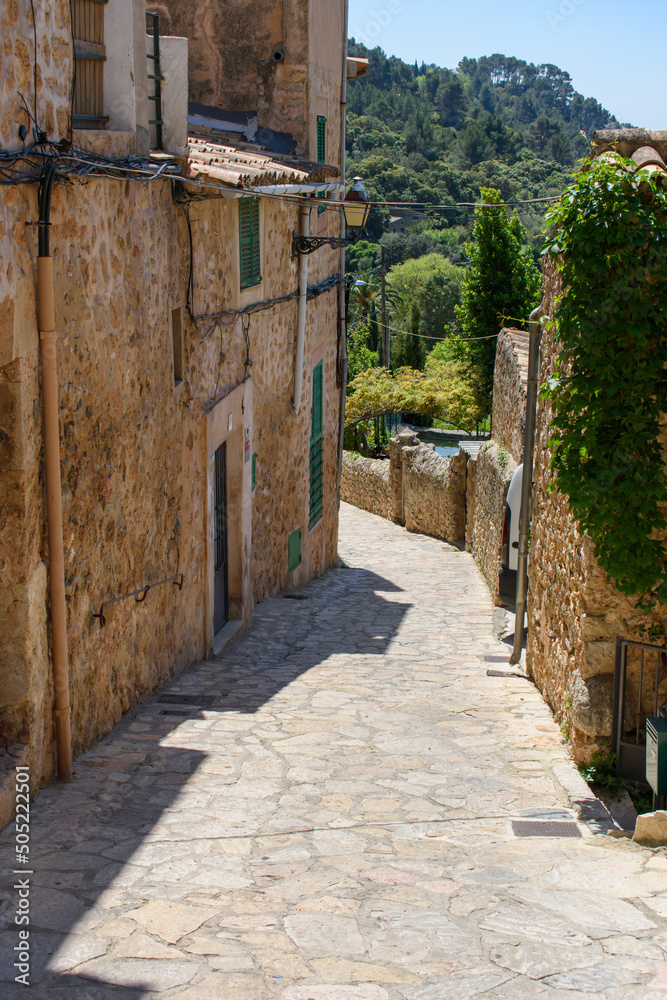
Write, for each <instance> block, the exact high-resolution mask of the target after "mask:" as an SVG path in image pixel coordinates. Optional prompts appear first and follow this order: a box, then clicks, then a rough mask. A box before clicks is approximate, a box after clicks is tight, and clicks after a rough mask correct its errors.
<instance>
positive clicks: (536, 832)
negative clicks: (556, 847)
mask: <svg viewBox="0 0 667 1000" xmlns="http://www.w3.org/2000/svg"><path fill="white" fill-rule="evenodd" d="M512 832H513V833H514V836H515V837H581V830H580V829H579V827H578V826H577V824H576V823H550V822H545V821H540V820H529V819H513V820H512Z"/></svg>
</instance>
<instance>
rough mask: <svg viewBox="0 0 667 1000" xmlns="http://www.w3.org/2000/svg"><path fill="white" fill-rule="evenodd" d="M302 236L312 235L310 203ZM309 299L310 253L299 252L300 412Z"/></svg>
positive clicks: (296, 402)
mask: <svg viewBox="0 0 667 1000" xmlns="http://www.w3.org/2000/svg"><path fill="white" fill-rule="evenodd" d="M300 234H301V236H310V205H302V206H301V220H300ZM307 301H308V254H307V253H301V254H299V305H298V309H297V318H296V354H295V357H294V386H293V388H292V409H293V411H294V413H296V414H298V412H299V407H300V406H301V391H302V388H303V351H304V344H305V340H306V303H307Z"/></svg>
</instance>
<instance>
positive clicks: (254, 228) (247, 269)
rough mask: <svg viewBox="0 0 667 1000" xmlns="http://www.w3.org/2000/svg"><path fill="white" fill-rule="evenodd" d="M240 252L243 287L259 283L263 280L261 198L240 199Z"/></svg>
mask: <svg viewBox="0 0 667 1000" xmlns="http://www.w3.org/2000/svg"><path fill="white" fill-rule="evenodd" d="M239 252H240V262H241V288H250V286H251V285H258V284H259V282H260V281H261V280H262V270H261V266H260V264H261V253H260V243H259V199H257V198H241V200H240V201H239Z"/></svg>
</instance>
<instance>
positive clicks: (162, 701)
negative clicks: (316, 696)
mask: <svg viewBox="0 0 667 1000" xmlns="http://www.w3.org/2000/svg"><path fill="white" fill-rule="evenodd" d="M297 593H298V594H299V595H301V598H302V599H299V597H298V596H297V599H294V596H292V597H289V598H286V597H285V595H280V596H278V597H275V598H271V599H269V600H266V601H264V602H262V604H260V605H258V607H257V608H256V609H255V613H254V618H253V626H252V628H251V629H250V630H249V631H248V632H246V633H244V634H243V635H241V637H240V638H239V639H238V640H237V641H236V642H235V643H234V644H233V645H231V646H230V647H229V648H228V649H226V650H225V651H224V652H223V653H222V654H221V656H220V657H219V658H218V659H217V660H213V661H203V662H201V663H197V664H194V665H193V666H191V667H189V668H187V669H186V670H185V671H183V672H182V673H181V674H180V675H179V676H178V677H176V678H174V680H172V681H169V682H168V683H167V684H165V685H164V686H163V687H162V688H160V689H159V690H158V691H157V692H156V693H155V694H153V695H152V696H151V697H150V698H148V699H147V700H146V701H145V702H143V703H142V704H141V705H139V706H137V708H135V709H134V710H133V711H131V712H130V713H128V714H127V715H126V716H125V717H124V718H123V720H122V721H121V722H120V723H119V724H118V725H117V726H116V727H115V728H114V729H113V730H112V732H111V733H110V734H109V735H108V736H107V737H105V738H104V739H103V740H101V741H100V742H99V743H97V744H95V745H94V746H93V747H92V748H91V749H90V750H89V751H87V752H86V753H85V754H82V755H81V757H79V758H78V760H77V761H76V763H75V780H74V781H73V783H72V784H70V785H52V786H50V787H49V788H47V789H45V790H44V791H43V792H42V793H41V795H40V797H39V799H38V801H37V802H36V804H35V805H34V806H33V809H32V814H31V854H30V869H31V870H32V871H33V872H34V874H32V875H30V876H29V878H30V924H29V931H30V937H29V942H30V949H29V950H30V996H31V997H32V998H33V1000H116V998H120V997H122V998H123V1000H141V998H144V997H147V996H149V995H150V994H152V993H154V992H162V991H164V990H171V989H173V988H175V987H179V986H186V985H187V983H188V982H190V981H191V980H192V979H193V978H194V977H195V975H196V974H197V972H198V971H199V969H200V965H199V962H198V961H197V958H198V956H193V960H192V961H191V962H190V961H187V962H183V961H175V960H173V959H166V958H162V959H155V958H142V957H141V956H133V955H132V949H131V947H129V948H124V949H123V950H124V951H125V952H126V954H125V955H124V956H122V957H119V956H116V957H113V956H112V957H110V958H106V957H105V952H106V949H107V942H106V941H105V938H104V937H103V936H97V935H96V933H95V931H96V928H98V927H99V926H100V925H101V924H102V923H103V922H104V920H105V919H109V918H110V917H118V918H119V919H123V916H124V915H125V914H126V915H127V917H131V911H132V910H135V909H136V908H138V907H139V906H141V905H142V904H143V903H144V901H146V900H160V899H161V898H166V899H169V898H175V899H178V898H180V897H181V896H182V895H183V894H187V892H188V891H192V884H191V878H190V877H189V875H188V874H187V873H186V874H183V875H182V877H180V878H179V877H178V873H176V875H174V873H173V872H171V873H170V875H169V881H168V890H167V891H166V895H163V893H162V888H161V863H160V860H159V853H160V852H159V846H160V843H161V841H160V839H159V831H157V832H155V828H156V827H157V826H158V825H159V823H160V820H161V818H162V816H163V814H164V813H165V811H167V810H173V808H174V807H175V804H176V800H177V798H178V796H179V794H180V793H181V792H182V791H183V790H184V789H185V786H186V785H187V782H188V780H189V779H190V778H191V777H192V775H193V774H194V773H195V772H196V771H197V770H198V769H199V768H200V767H201V766H202V764H204V762H205V761H206V760H207V759H208V757H209V755H208V754H207V753H205V752H202V751H200V750H195V749H187V748H186V747H175V746H173V739H174V731H175V730H177V729H178V726H179V725H180V724H181V723H183V722H188V721H193V720H198V719H199V720H203V719H207V720H209V721H210V720H211V719H212V718H215V715H216V714H217V713H220V715H221V716H222V717H224V713H226V712H234V713H237V714H238V713H241V714H254V713H255V712H257V711H258V709H259V708H261V707H262V706H263V705H265V704H266V703H267V702H268V701H270V699H271V698H272V697H273V696H274V695H275V694H277V693H278V692H279V691H281V690H282V689H283V688H284V687H285V686H287V685H288V684H290V682H291V681H293V680H295V679H296V678H298V677H300V676H301V675H303V674H304V673H306V672H307V671H308V670H310V669H311V668H312V667H315V666H317V665H320V664H322V663H323V662H324V661H325V660H326V659H328V658H329V657H330V656H333V655H340V654H344V655H350V656H354V655H369V654H371V655H372V654H374V655H381V654H383V653H384V652H386V650H387V647H388V646H389V644H390V643H391V641H392V639H393V638H394V637H395V636H396V634H397V632H398V630H399V627H400V624H401V622H402V621H403V618H404V616H405V614H406V612H407V611H408V609H409V608H410V606H411V605H409V604H403V603H399V602H397V601H390V600H386V599H385V598H384V597H383V596H382V595H383V594H387V593H400V588H398V587H396V585H395V584H393V583H390V582H389V581H387V580H385V579H383V578H382V577H380V576H377V575H376V574H374V573H371V572H369V571H367V570H360V569H348V568H345V569H337V570H330V571H329V572H327V573H326V574H325V575H324V576H322V577H320V578H319V579H317V580H314V581H312V582H311V583H310V584H308V585H307V586H306V587H303V588H301V589H300V591H299V592H297ZM188 735H189V739H188V738H187V737H186V736H185V734H184V742H193V740H192V729H190V731H189V734H188ZM166 738H169V740H170V741H171V744H170V745H169V746H164V745H161V741H164V740H165V739H166ZM235 738H236V736H235V734H234V733H226V732H224V731H222V732H221V733H220V742H221V745H224V742H225V741H229V740H234V739H235ZM199 812H201V810H199ZM183 822H184V826H183V831H184V833H185V831H186V830H187V829H190V830H192V827H193V824H198V829H199V830H202V829H203V828H204V826H206V828H207V830H208V831H209V836H210V839H215V837H216V835H217V836H218V837H221V836H223V835H228V836H229V835H230V834H229V833H227V834H225V833H224V832H223V831H225V830H228V829H229V823H230V816H229V814H228V815H225V816H223V817H220V816H218V815H210V814H207V815H204V816H200V815H197V814H196V811H193V812H192V813H191V814H189V815H188V816H184V820H183ZM231 822H234V821H231ZM236 822H237V823H240V824H242V823H243V818H242V817H241V818H239V819H237V820H236ZM216 831H218V832H217V834H216ZM151 834H153V836H152V837H151ZM234 835H238V836H241V835H243V829H242V827H240V828H239V830H238V833H235V834H234ZM245 835H246V836H253V835H256V831H254V830H252V831H250V832H246V834H245ZM13 844H14V827H13V824H12V825H10V826H9V827H8V828H7V829H6V830H5V831H4V832H3V833H2V835H0V845H2V863H3V868H2V876H3V879H2V887H1V889H0V984H2V986H1V988H0V992H1V993H2V996H3V1000H18V998H19V997H23V996H25V995H26V994H25V992H24V990H25V986H24V985H21V984H16V983H15V982H14V977H15V976H16V975H17V974H18V971H17V970H16V969H15V968H14V965H13V963H14V961H15V951H14V948H15V946H16V945H18V942H19V939H18V930H19V927H17V926H16V925H15V923H14V913H15V910H16V905H17V896H18V893H17V890H16V889H15V888H14V885H15V883H16V882H17V880H18V879H19V878H27V877H28V876H26V875H25V874H23V873H21V874H19V875H15V874H13V872H14V867H13V859H14V852H13V850H12V848H13ZM152 845H155V848H153V847H152ZM140 850H141V851H142V852H143V853H142V854H141V855H138V853H137V852H139V851H140ZM152 850H155V857H154V859H153V860H152V861H151V857H150V852H151V851H152ZM184 851H185V853H186V854H187V848H184ZM146 852H148V855H149V857H148V858H147V857H146ZM135 883H136V884H137V885H141V890H140V892H137V891H133V889H132V886H133V885H134V884H135ZM179 885H181V886H182V887H183V888H182V890H179ZM199 888H201V886H199ZM206 888H207V889H208V891H209V894H213V893H215V892H216V890H217V891H219V892H223V891H224V887H222V886H216V884H215V875H211V877H210V880H207V885H206ZM212 919H214V918H212ZM85 962H88V963H90V965H89V966H88V967H87V968H85V969H83V968H81V966H82V965H83V963H85ZM72 968H75V969H78V971H77V972H76V973H72V972H69V971H68V970H69V969H72Z"/></svg>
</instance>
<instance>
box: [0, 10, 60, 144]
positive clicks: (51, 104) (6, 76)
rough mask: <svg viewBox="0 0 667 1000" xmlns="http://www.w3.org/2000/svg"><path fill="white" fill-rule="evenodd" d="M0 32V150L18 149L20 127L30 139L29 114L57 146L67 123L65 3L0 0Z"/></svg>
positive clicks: (30, 125)
mask: <svg viewBox="0 0 667 1000" xmlns="http://www.w3.org/2000/svg"><path fill="white" fill-rule="evenodd" d="M33 16H34V17H35V22H34V24H33ZM0 28H2V47H1V48H0V79H2V80H3V85H2V90H1V93H2V100H1V101H0V107H1V108H2V113H1V116H0V134H1V139H0V145H1V146H2V148H3V149H20V148H21V140H20V139H19V135H18V129H19V126H20V125H25V126H26V128H27V130H28V137H29V138H28V141H30V139H31V137H32V124H31V121H30V118H29V115H28V111H29V113H30V115H32V116H33V117H34V118H36V120H37V122H38V124H39V127H40V128H41V129H43V130H44V131H45V132H46V134H47V135H48V137H49V139H51V140H53V141H56V142H57V141H58V140H60V139H62V138H64V137H66V136H67V133H68V129H69V124H70V87H71V79H72V41H71V37H72V36H71V28H70V3H69V0H49V2H48V3H34V4H30V3H27V2H26V0H0ZM35 36H36V37H37V58H36V59H35ZM35 84H36V91H37V92H36V93H35ZM21 95H22V96H23V100H22V99H21ZM24 100H25V104H27V106H28V111H26V109H25V104H24Z"/></svg>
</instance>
